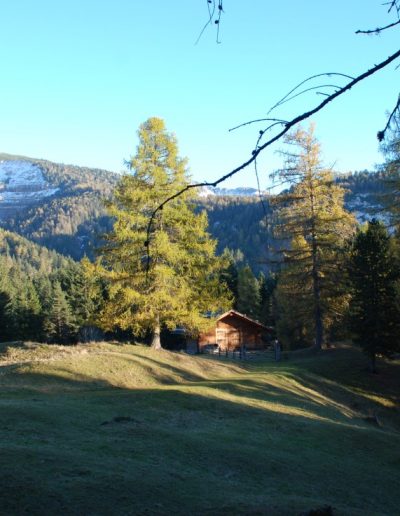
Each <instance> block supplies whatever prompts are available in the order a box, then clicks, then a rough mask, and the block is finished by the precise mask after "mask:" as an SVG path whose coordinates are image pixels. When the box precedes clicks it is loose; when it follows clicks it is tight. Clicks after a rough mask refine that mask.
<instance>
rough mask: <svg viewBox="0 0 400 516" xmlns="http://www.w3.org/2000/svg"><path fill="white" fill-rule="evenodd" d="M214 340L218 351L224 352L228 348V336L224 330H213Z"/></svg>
mask: <svg viewBox="0 0 400 516" xmlns="http://www.w3.org/2000/svg"><path fill="white" fill-rule="evenodd" d="M215 340H216V342H217V344H218V347H219V349H221V350H224V351H225V349H227V347H228V334H227V332H226V330H221V329H220V328H217V329H216V330H215Z"/></svg>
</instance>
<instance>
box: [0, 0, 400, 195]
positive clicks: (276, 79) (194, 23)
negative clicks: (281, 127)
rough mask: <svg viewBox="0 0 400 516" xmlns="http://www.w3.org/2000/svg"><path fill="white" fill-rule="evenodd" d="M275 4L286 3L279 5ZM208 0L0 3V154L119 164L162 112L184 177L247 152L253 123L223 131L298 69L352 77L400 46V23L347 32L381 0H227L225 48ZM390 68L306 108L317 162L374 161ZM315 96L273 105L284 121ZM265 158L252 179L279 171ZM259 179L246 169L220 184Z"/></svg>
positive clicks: (392, 92)
mask: <svg viewBox="0 0 400 516" xmlns="http://www.w3.org/2000/svg"><path fill="white" fill-rule="evenodd" d="M278 4H281V5H278ZM206 5H207V3H206V1H205V0H190V1H188V0H170V1H168V2H167V1H166V0H153V1H152V2H143V1H139V0H114V1H113V2H110V1H109V0H107V1H106V0H79V1H77V0H68V1H66V0H60V1H58V2H54V0H35V1H34V2H33V1H32V0H19V1H15V2H5V1H4V2H1V3H0V20H1V30H0V63H1V81H0V110H1V111H0V151H3V152H9V153H13V154H22V155H26V156H30V157H36V158H45V159H49V160H53V161H57V162H64V163H73V164H77V165H86V166H94V167H100V168H105V169H108V170H114V171H121V170H123V161H124V159H127V158H129V157H130V156H131V155H133V154H134V152H135V147H136V144H137V137H136V130H137V128H138V126H139V125H140V124H141V123H142V122H143V121H144V120H146V119H147V118H148V117H150V116H159V117H162V118H164V119H165V121H166V124H167V127H168V129H169V130H170V131H172V132H174V133H175V134H176V136H177V138H178V142H179V146H180V151H181V154H182V155H185V156H187V157H188V159H189V166H190V170H191V174H192V176H193V178H194V179H195V180H197V181H202V180H214V179H216V178H217V177H219V176H220V175H223V174H225V173H227V172H229V171H230V169H232V168H234V167H236V166H237V165H239V164H240V163H242V162H244V161H246V160H247V159H248V157H249V156H250V155H251V151H252V149H253V147H254V143H255V140H256V138H257V135H258V130H259V129H261V128H262V126H249V127H247V128H244V129H241V130H238V131H235V132H229V131H228V129H229V128H231V127H233V126H235V125H237V124H239V123H241V122H245V121H247V120H251V119H254V118H262V117H265V116H266V114H267V112H268V109H269V108H270V107H271V106H272V105H273V104H275V102H276V101H277V100H279V99H280V98H281V97H282V96H283V95H284V94H285V93H287V91H288V90H290V89H291V88H292V87H293V86H295V85H296V84H297V83H298V82H300V81H301V80H303V79H304V78H306V77H308V76H310V75H313V74H316V73H321V72H343V73H348V74H350V75H358V74H359V73H361V72H363V71H364V70H366V69H368V68H370V67H371V66H373V65H374V64H375V63H377V62H379V61H382V60H383V59H385V58H386V57H387V56H388V55H390V54H392V53H394V52H395V51H396V50H397V49H398V37H397V30H396V29H394V30H393V31H392V32H390V31H389V32H386V33H383V34H382V35H381V36H379V37H370V36H361V35H355V34H354V32H355V30H357V29H359V28H374V27H376V26H377V25H384V24H386V23H389V22H390V21H392V20H393V18H391V17H388V16H387V14H386V10H385V7H382V5H381V1H380V0H351V1H349V0H337V1H335V2H321V0H308V1H307V2H298V1H294V0H289V1H288V2H268V1H266V0H248V1H247V2H238V1H236V2H233V1H230V0H225V2H224V5H225V11H226V13H225V15H224V17H223V19H222V23H221V33H220V39H221V41H222V43H221V44H216V42H215V26H212V27H210V28H209V29H208V30H206V31H205V32H204V34H203V36H202V38H201V40H200V41H199V43H198V44H197V45H195V44H194V43H195V41H196V39H197V36H198V34H199V32H200V30H201V28H202V26H203V24H204V22H205V21H206V19H207V7H206ZM398 73H399V72H398V71H396V70H395V65H392V66H391V67H389V68H388V69H387V70H384V71H383V72H381V73H380V74H379V75H377V76H375V77H372V78H370V79H369V80H368V81H365V83H364V84H361V85H360V86H358V87H356V88H355V89H354V90H353V91H351V92H350V93H348V94H346V95H345V98H342V99H340V100H338V101H336V102H335V103H332V105H330V106H329V107H328V108H327V109H325V110H324V112H321V114H319V115H317V116H315V118H314V119H313V120H314V121H315V123H316V134H317V137H318V138H319V139H320V141H321V144H322V149H323V153H324V158H325V161H326V164H327V165H329V166H331V165H334V167H335V168H336V169H337V170H339V171H342V172H345V171H348V170H361V169H364V168H369V169H372V168H373V166H374V164H375V163H379V162H381V161H382V157H381V155H380V154H379V149H378V143H377V140H376V132H377V131H378V130H379V129H382V128H383V127H384V125H385V123H386V116H385V112H386V111H388V110H390V109H391V108H392V107H393V106H394V104H395V102H396V98H397V94H398V88H396V85H397V84H398V82H399V81H398ZM320 100H321V97H318V96H317V95H316V94H315V93H311V94H309V95H307V96H302V97H300V98H298V99H297V100H296V101H293V102H291V103H289V104H286V105H285V106H284V107H282V109H281V110H280V111H276V112H275V116H277V117H279V118H292V117H293V116H295V115H297V114H298V113H300V112H303V111H305V110H308V109H309V108H310V107H312V106H313V105H315V104H316V103H317V102H318V101H320ZM279 148H282V146H281V145H280V146H275V147H273V148H271V149H270V150H269V151H268V152H266V153H264V155H263V158H262V160H261V162H260V174H261V187H262V188H266V187H267V186H268V185H269V180H268V175H269V173H271V172H272V171H273V170H274V169H275V168H277V167H279V165H280V159H279V156H278V155H277V153H276V151H277V150H278V149H279ZM240 185H248V186H254V185H255V177H254V171H253V170H252V169H251V168H249V169H248V170H245V171H242V172H241V173H239V174H238V175H237V176H236V177H235V178H234V179H232V180H230V181H229V182H227V183H226V184H225V185H224V186H229V187H233V186H240Z"/></svg>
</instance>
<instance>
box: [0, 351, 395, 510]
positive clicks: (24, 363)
mask: <svg viewBox="0 0 400 516" xmlns="http://www.w3.org/2000/svg"><path fill="white" fill-rule="evenodd" d="M294 356H295V355H294ZM366 365H367V362H366V360H365V358H364V357H363V356H362V355H361V354H360V353H359V352H358V351H357V350H355V349H352V348H341V349H333V350H328V351H325V352H323V353H321V354H320V355H318V356H315V357H308V358H290V359H289V360H287V361H284V362H282V363H280V364H275V363H273V362H265V363H262V362H257V363H246V364H244V365H241V364H240V363H239V362H237V361H236V362H231V361H225V360H218V359H217V358H213V357H189V356H186V355H184V354H179V353H170V352H166V351H162V352H155V351H153V350H151V349H148V348H145V347H142V346H131V345H111V344H96V345H89V346H74V347H62V346H47V345H36V344H29V343H27V344H18V343H16V344H14V345H0V411H1V418H0V447H1V450H0V453H1V462H0V514H1V515H3V514H4V515H14V514H29V515H35V514H41V515H43V514H74V515H75V514H76V515H78V514H79V515H96V514H110V515H111V514H112V515H116V514H117V515H120V514H121V515H126V514H132V515H133V514H135V515H137V514H148V515H149V514H150V515H153V514H155V515H157V514H160V515H161V514H177V515H180V514H182V515H186V514H190V515H196V514H206V515H218V514H226V515H231V514H252V515H263V514H268V515H286V514H287V515H298V514H300V513H302V512H305V511H309V510H311V509H316V508H318V507H322V506H324V505H329V506H332V507H334V508H335V514H338V515H339V514H343V515H360V516H361V515H397V514H399V507H400V489H399V479H400V478H399V477H400V476H399V470H400V454H399V450H400V433H399V430H400V414H399V392H400V375H399V372H400V362H398V361H397V362H392V363H386V362H385V363H382V365H381V373H380V374H379V375H371V374H369V373H368V372H367V370H366ZM375 416H376V417H377V421H378V423H379V425H378V424H376V423H375V420H374V418H375Z"/></svg>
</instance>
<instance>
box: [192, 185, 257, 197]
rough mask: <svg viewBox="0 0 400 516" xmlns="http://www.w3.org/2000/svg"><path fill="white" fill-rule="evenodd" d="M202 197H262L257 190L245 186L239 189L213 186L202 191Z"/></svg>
mask: <svg viewBox="0 0 400 516" xmlns="http://www.w3.org/2000/svg"><path fill="white" fill-rule="evenodd" d="M261 194H262V195H264V194H265V195H266V194H267V192H261ZM199 195H200V197H209V196H214V195H218V196H225V195H227V196H235V197H254V196H258V195H260V192H259V191H258V190H257V188H249V187H245V186H239V187H237V188H218V187H216V188H213V187H211V186H206V187H203V188H202V189H201V191H200V194H199Z"/></svg>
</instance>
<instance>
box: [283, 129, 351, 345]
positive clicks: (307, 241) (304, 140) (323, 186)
mask: <svg viewBox="0 0 400 516" xmlns="http://www.w3.org/2000/svg"><path fill="white" fill-rule="evenodd" d="M286 143H287V144H289V145H293V146H294V147H295V150H294V151H293V152H283V153H282V154H283V155H284V158H285V165H284V168H283V169H282V170H280V171H278V172H277V173H276V175H277V176H278V177H279V179H280V181H281V182H284V183H287V184H288V185H289V186H290V188H289V190H288V191H287V192H286V193H284V194H282V195H280V196H277V198H276V201H275V202H276V204H277V205H278V208H279V210H278V215H277V216H278V223H277V232H278V234H279V235H280V237H281V238H283V239H284V241H285V242H288V243H289V245H288V246H287V248H286V249H285V248H284V249H283V257H284V266H285V268H284V272H283V273H282V274H281V275H280V279H279V282H278V289H279V290H280V297H281V298H282V296H283V294H284V293H285V291H286V294H287V295H290V296H291V299H290V300H289V302H288V303H286V304H287V306H288V307H290V306H291V305H293V304H296V301H295V298H297V299H298V302H297V306H298V308H299V310H300V313H299V315H300V314H301V312H303V314H301V317H302V318H303V320H305V319H309V320H311V321H312V326H313V329H312V333H313V334H314V335H315V345H316V347H317V348H318V349H320V348H321V347H322V344H323V342H324V333H325V331H324V330H325V328H324V325H325V323H326V322H327V320H328V319H329V317H331V318H332V317H333V315H332V314H333V312H336V315H335V317H338V316H339V315H340V312H344V308H345V306H346V303H347V301H348V295H347V293H346V292H345V289H344V288H342V283H341V281H340V277H341V270H340V262H341V261H342V259H341V256H342V250H343V248H344V242H345V241H346V239H348V238H349V236H350V235H351V234H352V232H353V227H354V225H355V221H354V218H353V217H352V215H350V214H349V213H348V212H346V210H345V209H344V207H343V204H344V201H343V199H344V190H343V189H342V188H340V187H339V186H337V185H335V183H334V181H333V176H332V172H331V171H329V170H326V168H324V167H323V164H322V161H321V150H320V145H319V143H318V141H317V140H316V138H315V137H314V129H313V127H312V126H311V127H310V129H309V131H305V130H303V129H301V128H299V129H297V131H295V132H294V133H292V134H290V135H289V136H288V137H287V138H286ZM278 297H279V296H278Z"/></svg>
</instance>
